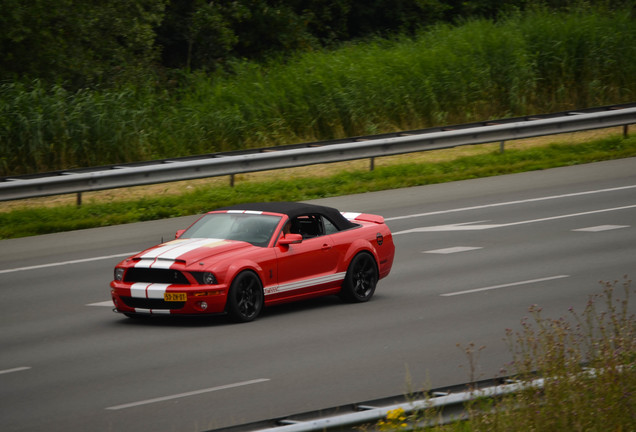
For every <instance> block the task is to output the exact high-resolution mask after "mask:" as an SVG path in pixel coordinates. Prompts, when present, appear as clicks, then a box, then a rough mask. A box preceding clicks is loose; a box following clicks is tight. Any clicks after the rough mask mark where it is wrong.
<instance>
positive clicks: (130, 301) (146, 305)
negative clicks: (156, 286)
mask: <svg viewBox="0 0 636 432" xmlns="http://www.w3.org/2000/svg"><path fill="white" fill-rule="evenodd" d="M121 299H122V301H123V302H124V304H125V305H126V306H128V307H131V308H135V309H181V308H182V307H183V306H185V302H176V301H172V302H168V301H165V300H163V299H146V298H139V297H121Z"/></svg>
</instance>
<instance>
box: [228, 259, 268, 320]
mask: <svg viewBox="0 0 636 432" xmlns="http://www.w3.org/2000/svg"><path fill="white" fill-rule="evenodd" d="M262 308H263V286H262V284H261V281H260V279H259V278H258V276H257V275H256V274H255V273H254V272H251V271H249V270H248V271H244V272H241V273H239V275H238V276H236V278H234V281H232V285H231V286H230V290H229V293H228V299H227V313H228V315H229V317H230V319H231V320H232V321H235V322H249V321H253V320H254V318H256V317H257V316H258V314H259V313H260V312H261V309H262Z"/></svg>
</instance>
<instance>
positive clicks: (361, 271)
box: [340, 252, 378, 303]
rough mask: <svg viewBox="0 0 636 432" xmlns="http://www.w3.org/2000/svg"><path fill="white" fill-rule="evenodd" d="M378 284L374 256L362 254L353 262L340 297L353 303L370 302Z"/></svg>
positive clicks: (354, 258) (366, 253)
mask: <svg viewBox="0 0 636 432" xmlns="http://www.w3.org/2000/svg"><path fill="white" fill-rule="evenodd" d="M377 283H378V268H377V266H376V265H375V259H374V258H373V255H371V254H370V253H368V252H360V253H359V254H357V255H356V256H355V257H353V259H352V260H351V263H350V264H349V268H348V269H347V274H346V276H345V280H344V282H343V284H342V291H341V292H340V297H341V298H342V299H343V300H345V301H348V302H351V303H363V302H366V301H369V299H370V298H371V297H372V296H373V293H374V292H375V286H376V285H377Z"/></svg>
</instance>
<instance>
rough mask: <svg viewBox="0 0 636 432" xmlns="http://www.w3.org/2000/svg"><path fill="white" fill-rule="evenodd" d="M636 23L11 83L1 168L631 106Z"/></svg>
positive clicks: (561, 20) (538, 17)
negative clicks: (148, 74)
mask: <svg viewBox="0 0 636 432" xmlns="http://www.w3.org/2000/svg"><path fill="white" fill-rule="evenodd" d="M635 54H636V25H634V19H633V18H632V17H630V16H629V14H628V13H622V12H611V13H610V12H605V11H603V10H591V9H581V10H577V11H575V12H571V13H553V12H550V11H545V10H536V11H530V12H527V13H519V14H516V15H511V16H509V17H508V18H505V19H502V20H500V21H498V22H493V21H489V20H473V21H468V22H465V23H463V24H461V25H458V26H451V25H437V26H434V27H431V28H428V29H426V30H422V31H421V32H420V33H419V34H418V35H417V36H415V37H396V38H395V39H392V40H384V39H375V40H370V41H367V42H365V43H351V44H348V45H346V46H343V47H342V48H340V49H338V50H334V51H316V52H310V53H304V54H299V55H297V56H295V57H293V58H291V59H288V60H285V61H276V60H271V61H269V62H267V63H262V64H256V63H250V62H235V64H234V66H233V71H232V73H228V74H225V75H212V76H210V75H205V74H202V73H187V74H185V79H184V84H183V85H182V86H181V87H178V88H176V89H175V88H169V87H165V88H161V87H158V86H157V85H156V84H155V83H154V82H152V81H151V78H148V83H147V84H145V85H136V86H132V85H131V86H129V87H122V88H116V89H100V88H98V89H86V90H80V91H77V92H68V91H66V90H65V89H64V88H63V87H61V86H53V87H50V88H47V87H45V86H43V85H42V84H41V83H39V82H35V83H29V84H20V83H6V84H2V85H0V175H15V174H22V173H29V172H38V171H46V170H54V169H63V168H69V167H78V166H92V165H101V164H111V163H121V162H127V161H135V160H142V159H150V158H164V157H176V156H185V155H191V154H199V153H208V152H217V151H225V150H235V149H243V148H254V147H265V146H274V145H279V144H288V143H294V142H303V141H312V140H323V139H331V138H340V137H346V136H356V135H366V134H372V133H377V132H385V131H393V130H404V129H413V128H421V127H427V126H433V125H443V124H452V123H460V122H466V121H473V120H485V119H489V118H496V117H504V116H509V115H523V114H532V113H537V112H549V111H555V110H561V109H571V108H577V107H579V108H582V107H587V106H593V105H602V104H610V103H620V102H627V101H631V100H633V99H634V97H635V95H636V55H635Z"/></svg>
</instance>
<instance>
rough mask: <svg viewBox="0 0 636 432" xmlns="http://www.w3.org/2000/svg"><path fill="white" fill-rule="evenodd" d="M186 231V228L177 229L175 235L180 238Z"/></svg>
mask: <svg viewBox="0 0 636 432" xmlns="http://www.w3.org/2000/svg"><path fill="white" fill-rule="evenodd" d="M184 232H185V230H184V229H180V230H177V233H176V234H175V235H174V238H176V239H178V238H179V237H181V234H183V233H184Z"/></svg>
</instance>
